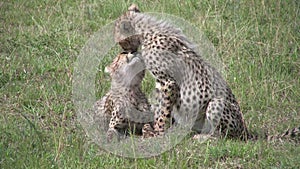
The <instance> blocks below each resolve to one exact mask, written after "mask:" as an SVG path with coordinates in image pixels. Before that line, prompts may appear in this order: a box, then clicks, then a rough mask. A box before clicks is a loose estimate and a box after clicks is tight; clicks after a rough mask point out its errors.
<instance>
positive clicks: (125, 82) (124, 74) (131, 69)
mask: <svg viewBox="0 0 300 169" xmlns="http://www.w3.org/2000/svg"><path fill="white" fill-rule="evenodd" d="M105 72H107V73H109V74H110V77H111V79H112V85H114V86H115V87H118V86H120V85H121V86H125V87H131V86H139V85H140V84H141V82H142V80H143V78H144V76H145V63H144V61H143V60H142V59H141V54H140V53H139V52H134V53H128V52H122V53H121V54H119V55H118V56H117V57H116V58H115V59H114V60H113V62H112V64H110V65H109V66H107V67H106V68H105Z"/></svg>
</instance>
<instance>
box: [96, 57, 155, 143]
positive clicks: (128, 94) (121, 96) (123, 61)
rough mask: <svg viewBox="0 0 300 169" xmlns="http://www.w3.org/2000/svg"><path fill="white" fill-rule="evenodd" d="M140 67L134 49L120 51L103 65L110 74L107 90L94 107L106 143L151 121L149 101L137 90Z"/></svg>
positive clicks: (143, 71)
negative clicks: (104, 133)
mask: <svg viewBox="0 0 300 169" xmlns="http://www.w3.org/2000/svg"><path fill="white" fill-rule="evenodd" d="M144 68H145V65H144V62H143V61H142V60H141V59H140V53H138V52H135V53H127V52H123V53H121V54H119V55H118V56H117V57H116V58H115V59H114V60H113V62H112V64H111V65H109V66H108V67H106V68H105V71H106V72H108V73H109V74H110V77H111V89H110V90H109V91H108V93H107V94H106V95H105V96H104V97H102V98H101V99H100V100H99V101H97V102H96V103H95V105H94V107H95V110H96V112H95V114H96V115H97V117H101V118H102V121H101V122H102V123H103V124H101V126H102V127H103V126H105V130H107V134H106V135H107V141H108V142H111V141H112V139H113V138H114V139H115V138H117V139H118V140H119V139H120V136H122V135H123V136H125V135H126V134H128V133H129V132H132V133H135V134H141V132H142V127H143V125H144V124H145V123H149V122H150V123H151V122H152V121H153V115H152V114H151V113H150V104H149V103H148V101H147V98H146V96H145V94H144V93H143V92H142V90H141V82H142V80H143V78H144V75H145V70H144Z"/></svg>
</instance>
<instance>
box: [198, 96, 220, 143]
mask: <svg viewBox="0 0 300 169" xmlns="http://www.w3.org/2000/svg"><path fill="white" fill-rule="evenodd" d="M224 108H225V104H224V99H212V100H211V101H210V102H209V103H208V106H207V108H206V112H205V116H202V117H200V118H199V119H197V120H196V122H195V125H194V127H193V130H194V131H197V132H198V133H199V134H196V135H194V137H193V139H195V140H198V141H205V140H207V139H208V138H216V137H218V136H219V132H218V128H219V127H218V126H219V125H220V119H221V115H222V113H223V111H224ZM198 123H199V124H198ZM203 123H204V124H203Z"/></svg>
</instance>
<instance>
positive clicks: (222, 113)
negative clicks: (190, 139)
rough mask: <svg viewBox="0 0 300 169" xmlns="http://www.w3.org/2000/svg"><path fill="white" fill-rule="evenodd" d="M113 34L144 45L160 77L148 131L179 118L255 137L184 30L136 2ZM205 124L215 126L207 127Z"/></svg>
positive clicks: (128, 46) (126, 44)
mask: <svg viewBox="0 0 300 169" xmlns="http://www.w3.org/2000/svg"><path fill="white" fill-rule="evenodd" d="M114 39H115V41H116V42H117V43H119V45H120V46H121V47H122V48H123V49H124V50H126V51H136V50H138V48H139V46H140V45H141V51H142V58H143V60H144V62H145V65H146V69H147V70H149V71H150V73H151V74H152V75H153V77H154V78H155V80H156V91H157V94H156V104H155V105H151V106H153V107H154V109H155V111H154V130H153V129H151V126H149V125H145V126H146V128H144V129H143V131H144V132H145V133H147V130H148V131H149V132H150V134H149V136H159V135H163V134H164V132H165V131H166V129H168V128H169V127H170V125H171V124H172V119H173V118H174V119H175V121H176V122H177V123H179V124H180V125H183V126H184V125H186V126H187V127H188V128H192V129H194V130H196V131H197V132H199V133H200V132H201V133H202V132H203V133H205V132H209V133H210V132H213V133H214V134H216V135H221V136H227V137H231V138H239V139H241V140H248V139H252V138H254V137H255V136H253V134H251V133H250V132H248V129H247V127H246V125H245V122H244V118H243V115H242V112H241V110H240V107H239V104H238V102H237V100H236V98H235V96H234V94H233V93H232V91H231V89H230V87H229V85H228V84H227V83H226V81H225V80H224V79H223V78H222V76H221V75H220V73H219V72H218V71H217V70H216V69H215V68H214V67H212V66H211V65H210V64H209V63H207V62H206V61H204V60H203V59H202V57H201V56H200V55H199V54H198V53H197V52H196V50H195V49H194V44H192V43H191V42H190V41H189V40H188V39H187V38H186V36H185V35H184V34H183V33H182V31H181V30H179V29H177V28H175V27H174V26H172V25H170V24H168V23H166V22H164V21H158V20H156V19H155V18H154V17H151V16H149V15H147V14H143V13H141V12H140V10H139V9H138V7H137V6H136V5H132V6H130V7H129V9H128V11H127V12H126V13H124V14H123V15H121V16H120V17H119V18H118V19H117V21H116V22H115V30H114ZM204 124H209V126H210V127H211V128H210V129H209V128H208V130H207V128H206V127H204V126H205V125H204ZM147 128H149V129H147ZM291 131H293V132H292V133H293V134H291V135H295V134H298V135H299V134H300V133H299V129H297V128H296V129H294V130H291ZM282 136H283V137H284V136H285V135H282Z"/></svg>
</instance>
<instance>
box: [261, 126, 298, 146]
mask: <svg viewBox="0 0 300 169" xmlns="http://www.w3.org/2000/svg"><path fill="white" fill-rule="evenodd" d="M267 140H268V142H274V141H278V140H279V141H282V140H291V141H295V142H297V143H300V127H296V128H293V129H288V130H287V131H286V132H284V133H282V134H278V135H272V136H268V137H267Z"/></svg>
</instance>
